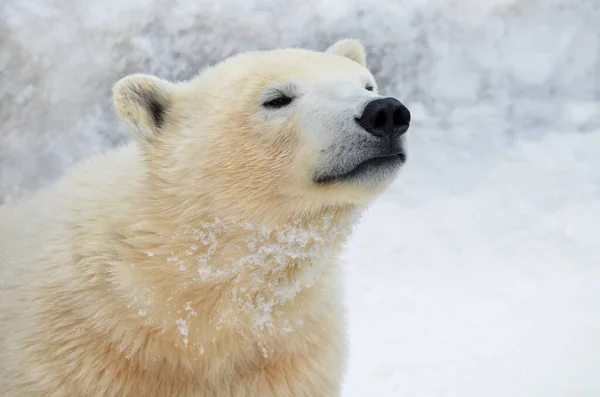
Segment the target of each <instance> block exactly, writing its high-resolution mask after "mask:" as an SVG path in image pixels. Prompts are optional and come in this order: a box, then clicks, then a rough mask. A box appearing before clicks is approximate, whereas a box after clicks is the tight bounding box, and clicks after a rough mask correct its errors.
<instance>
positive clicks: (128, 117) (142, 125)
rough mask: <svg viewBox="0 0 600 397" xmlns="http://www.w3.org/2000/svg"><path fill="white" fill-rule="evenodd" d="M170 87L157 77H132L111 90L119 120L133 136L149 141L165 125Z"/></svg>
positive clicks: (125, 78) (169, 103) (120, 81)
mask: <svg viewBox="0 0 600 397" xmlns="http://www.w3.org/2000/svg"><path fill="white" fill-rule="evenodd" d="M173 87H174V85H173V84H172V83H169V82H168V81H165V80H161V79H159V78H158V77H154V76H149V75H144V74H132V75H129V76H127V77H124V78H122V79H121V80H119V81H118V82H117V83H116V84H115V86H114V87H113V102H114V106H115V110H116V111H117V114H118V115H119V118H120V119H121V120H123V122H125V124H126V125H127V126H128V127H129V129H130V132H131V134H132V135H133V137H134V138H135V139H136V140H138V141H141V142H145V143H147V142H152V141H153V140H154V138H156V136H158V135H160V133H161V131H162V129H163V128H164V126H165V123H167V121H168V120H167V115H168V113H169V107H170V105H171V99H172V98H171V96H172V92H173Z"/></svg>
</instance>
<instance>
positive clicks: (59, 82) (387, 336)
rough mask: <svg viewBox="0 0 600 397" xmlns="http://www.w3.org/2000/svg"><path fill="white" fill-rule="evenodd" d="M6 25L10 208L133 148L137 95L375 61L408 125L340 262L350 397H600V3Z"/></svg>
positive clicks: (136, 7) (76, 7)
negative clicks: (345, 45)
mask: <svg viewBox="0 0 600 397" xmlns="http://www.w3.org/2000/svg"><path fill="white" fill-rule="evenodd" d="M0 18H1V19H0V202H5V201H10V200H14V199H16V198H18V197H19V196H20V195H21V194H22V193H23V192H26V191H28V190H33V189H37V188H39V187H42V186H47V185H49V184H51V183H53V182H54V181H56V179H57V178H58V177H59V176H61V175H63V174H64V173H65V171H66V170H67V169H68V168H69V167H71V166H72V165H73V164H74V163H75V162H77V161H79V160H80V159H82V158H86V157H89V156H90V155H92V154H93V153H94V152H97V151H100V150H104V149H106V148H109V147H111V146H113V145H115V144H117V143H118V142H120V141H122V140H125V139H127V137H126V135H125V129H124V127H123V126H121V125H120V124H119V123H118V122H117V119H116V117H115V116H114V113H113V112H112V109H111V101H110V91H111V85H112V84H113V83H114V82H115V81H116V80H117V79H118V78H120V77H122V76H123V75H125V74H126V73H131V72H146V73H154V74H157V75H159V76H161V77H165V78H170V79H185V78H189V77H191V76H192V75H194V74H195V73H196V72H197V71H198V70H199V69H200V68H201V67H203V66H204V65H206V64H210V63H214V62H215V61H218V60H220V59H223V58H224V57H226V56H229V55H231V54H234V53H236V52H239V51H244V50H250V49H268V48H274V47H284V46H299V47H309V48H313V49H319V50H323V49H325V48H326V47H327V46H328V45H329V44H331V43H333V42H334V41H335V40H336V39H339V38H343V37H356V38H359V39H361V40H362V41H363V42H364V44H365V47H366V49H367V51H368V53H369V65H370V67H371V69H372V70H373V72H374V74H375V75H376V77H377V79H378V82H379V85H380V86H381V87H382V90H383V92H384V93H385V94H393V95H396V96H398V97H399V98H400V99H401V100H402V101H403V102H404V103H406V105H407V106H408V107H409V108H410V109H411V111H412V113H413V120H414V122H413V124H412V127H411V129H410V131H409V139H408V149H409V159H408V163H407V165H406V167H405V169H404V170H403V171H402V173H401V175H400V176H399V178H398V180H397V181H396V183H395V184H394V185H393V186H392V187H391V188H390V189H389V191H388V192H387V193H386V194H385V195H384V196H383V197H381V198H380V199H379V200H378V201H377V202H376V203H375V204H374V205H373V206H372V207H371V208H370V209H369V210H368V211H367V213H366V214H365V215H364V216H363V218H362V220H361V223H360V224H359V226H358V227H357V229H356V231H355V233H354V235H353V237H352V238H351V240H350V242H349V244H348V250H347V252H346V254H345V256H344V259H345V260H346V262H347V272H348V277H347V306H348V311H349V319H350V330H349V335H350V341H351V346H350V347H351V353H350V362H349V368H348V374H347V377H346V380H345V387H344V393H343V396H345V397H363V396H378V397H399V396H411V397H412V396H419V397H454V396H457V397H458V396H460V397H471V396H473V397H475V396H477V397H479V396H486V397H506V396H510V397H598V396H600V377H599V376H598V375H599V374H600V155H599V152H600V3H599V2H598V1H597V0H562V1H561V0H485V1H484V0H389V1H385V0H379V1H371V0H346V1H343V0H335V1H324V0H289V1H285V2H279V1H267V0H226V1H225V0H224V1H212V0H211V1H208V0H145V1H142V0H103V1H92V0H87V1H84V0H3V2H1V3H0ZM184 330H185V327H183V324H182V332H183V331H184Z"/></svg>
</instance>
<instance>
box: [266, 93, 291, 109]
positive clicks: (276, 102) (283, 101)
mask: <svg viewBox="0 0 600 397" xmlns="http://www.w3.org/2000/svg"><path fill="white" fill-rule="evenodd" d="M292 100H293V98H290V97H289V96H287V95H280V96H278V97H277V98H273V99H271V100H268V101H267V102H265V103H263V106H264V107H266V108H271V109H279V108H282V107H284V106H287V105H289V104H290V103H292Z"/></svg>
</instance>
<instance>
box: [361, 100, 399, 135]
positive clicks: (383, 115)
mask: <svg viewBox="0 0 600 397" xmlns="http://www.w3.org/2000/svg"><path fill="white" fill-rule="evenodd" d="M356 122H357V123H358V124H360V125H361V126H362V127H363V128H364V129H365V130H367V131H369V132H370V133H371V134H373V135H375V136H378V137H389V136H392V135H395V134H399V135H400V134H404V133H405V132H406V130H408V125H409V124H410V112H409V111H408V109H407V108H406V106H404V105H403V104H402V103H401V102H400V101H399V100H397V99H396V98H380V99H375V100H374V101H371V102H369V103H368V104H367V106H366V107H365V110H364V111H363V114H362V116H360V117H358V118H356Z"/></svg>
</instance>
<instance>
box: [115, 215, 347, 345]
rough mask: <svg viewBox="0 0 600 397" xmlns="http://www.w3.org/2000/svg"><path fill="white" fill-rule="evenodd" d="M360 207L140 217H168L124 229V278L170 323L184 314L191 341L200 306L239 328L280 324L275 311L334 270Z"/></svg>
mask: <svg viewBox="0 0 600 397" xmlns="http://www.w3.org/2000/svg"><path fill="white" fill-rule="evenodd" d="M275 211H277V208H273V212H275ZM188 214H189V212H188ZM357 214H358V210H357V209H356V208H354V207H329V208H323V209H322V210H320V211H317V212H312V213H304V215H301V216H298V217H296V218H295V219H294V218H292V219H288V220H287V221H285V222H280V223H274V222H273V221H272V219H269V221H268V222H264V223H263V222H256V221H253V222H252V223H248V222H245V221H244V220H243V219H240V220H236V219H231V218H228V217H225V216H223V217H217V216H214V215H212V214H208V213H204V214H202V215H200V216H195V217H194V221H193V222H191V223H186V222H183V221H182V220H181V219H178V220H177V222H173V221H168V220H167V219H165V217H164V216H154V215H153V216H146V215H144V216H140V218H139V219H158V220H161V219H162V221H157V222H154V223H150V222H147V221H143V222H139V223H137V224H135V225H130V226H129V227H126V228H124V229H123V230H124V232H123V235H122V238H121V242H122V244H121V245H120V246H121V252H120V253H119V255H120V257H121V258H122V265H121V268H122V269H121V271H123V272H125V273H127V275H126V277H125V278H123V279H128V280H132V282H131V285H129V286H126V288H127V290H128V291H130V292H129V294H130V296H129V298H130V299H131V301H132V303H131V305H132V307H133V308H134V310H135V311H137V312H138V313H139V314H140V315H145V314H148V317H150V313H152V316H154V317H155V318H153V319H151V318H149V319H148V320H149V321H152V322H155V323H156V322H162V323H163V327H164V324H165V323H169V322H172V321H171V320H172V318H173V315H175V316H180V317H179V318H178V320H177V321H179V327H180V330H179V331H180V333H181V335H183V337H184V339H183V342H184V344H186V345H187V341H188V332H189V331H188V328H186V327H188V325H187V324H188V323H189V321H191V320H192V318H193V317H195V316H197V313H200V312H202V313H207V315H210V317H211V318H213V319H214V321H215V322H216V323H219V324H222V325H229V326H233V327H235V328H242V329H247V330H263V329H265V328H267V329H268V328H272V325H273V322H274V320H275V319H274V317H276V316H279V315H284V316H285V311H286V310H285V307H286V306H289V305H288V304H289V303H291V302H292V301H296V302H298V301H299V300H302V299H303V296H304V295H306V294H308V293H310V290H311V288H312V287H313V286H314V285H315V284H316V283H318V281H319V279H320V277H321V276H322V273H323V272H324V271H327V270H326V268H327V265H328V264H331V262H332V260H333V258H334V257H335V256H336V255H337V254H338V252H339V251H340V249H341V248H342V245H343V244H344V242H345V241H346V238H347V236H348V234H349V232H350V231H351V227H352V224H353V222H354V220H355V216H356V215H357ZM125 264H133V265H127V266H124V265H125ZM172 308H177V309H176V310H175V312H176V314H174V313H173V312H172Z"/></svg>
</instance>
